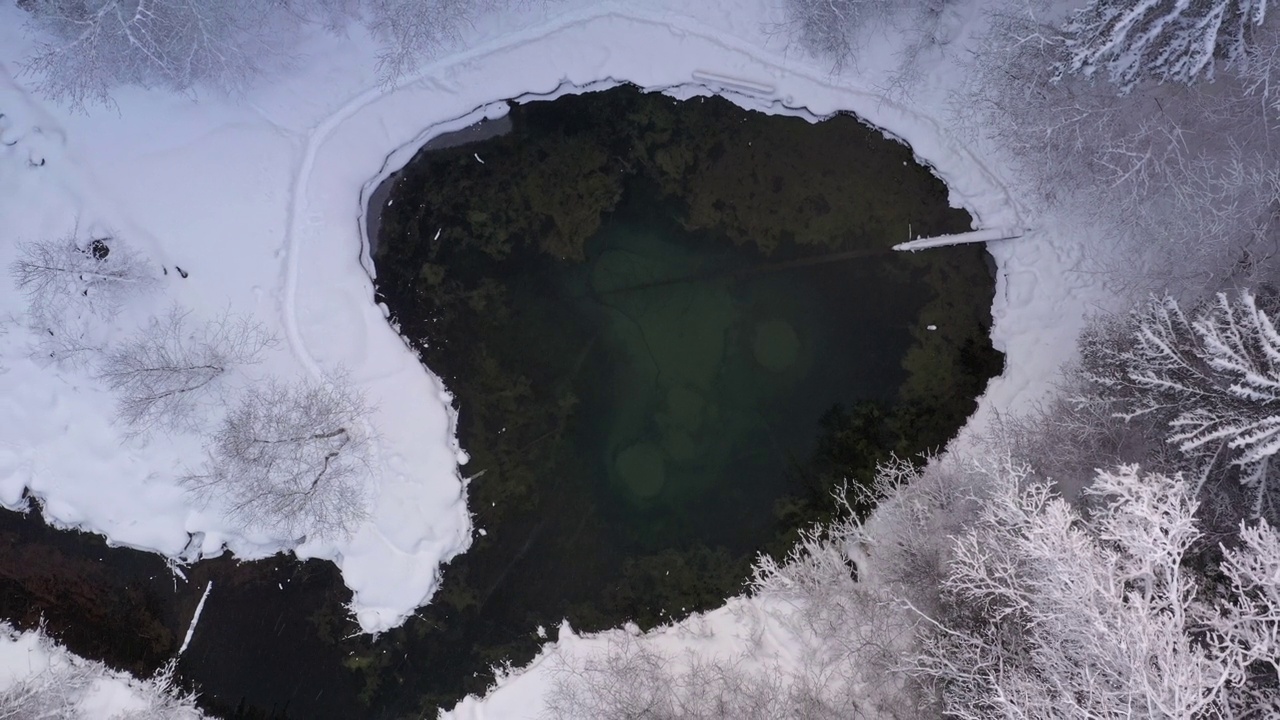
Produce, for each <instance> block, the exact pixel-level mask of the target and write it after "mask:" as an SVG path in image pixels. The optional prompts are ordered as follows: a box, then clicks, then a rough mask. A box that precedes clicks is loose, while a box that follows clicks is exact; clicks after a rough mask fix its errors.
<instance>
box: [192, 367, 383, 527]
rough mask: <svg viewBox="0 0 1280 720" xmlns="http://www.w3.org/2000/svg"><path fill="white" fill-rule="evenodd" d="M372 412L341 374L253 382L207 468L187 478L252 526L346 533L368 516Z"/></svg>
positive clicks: (213, 445)
mask: <svg viewBox="0 0 1280 720" xmlns="http://www.w3.org/2000/svg"><path fill="white" fill-rule="evenodd" d="M367 415H368V410H367V408H366V407H365V403H364V399H363V397H362V396H361V395H360V393H359V391H358V390H357V389H356V388H353V387H352V386H351V385H350V383H349V382H348V381H347V380H346V379H344V378H341V377H340V378H338V379H336V380H334V381H331V382H330V383H328V384H325V385H321V384H319V383H314V382H298V383H294V384H291V385H284V384H280V383H276V382H269V383H267V384H266V385H265V386H264V387H255V388H251V389H250V390H248V391H246V392H245V393H244V394H243V396H242V398H241V399H240V401H239V402H238V403H237V404H236V405H235V406H234V407H232V409H231V410H230V411H229V412H228V413H227V415H226V418H225V419H224V420H223V422H222V426H221V427H220V428H219V429H218V431H217V432H216V433H215V434H214V436H213V438H212V439H211V441H210V442H209V444H208V446H207V448H206V449H207V452H208V462H207V465H206V467H205V469H204V472H202V473H200V474H192V475H189V476H187V477H185V478H184V479H183V482H184V484H185V485H186V486H187V488H188V489H189V490H191V491H192V492H193V493H195V495H196V496H197V497H198V498H201V499H203V500H206V501H208V500H214V499H216V500H218V501H219V502H221V503H222V504H223V508H224V510H225V511H226V513H227V517H228V519H230V520H231V521H232V522H234V523H236V524H238V525H240V526H242V527H244V528H246V529H249V530H252V531H258V532H266V533H270V534H272V535H274V536H276V537H285V538H290V539H295V538H298V537H302V536H322V537H341V536H346V535H349V534H350V533H351V531H352V530H354V528H355V527H356V526H357V525H358V524H359V523H360V522H361V521H363V520H364V518H365V517H366V516H367V515H368V504H369V497H368V490H367V488H366V482H367V480H368V477H367V476H368V468H367V460H368V453H369V448H370V439H371V438H370V437H369V431H368V430H367V423H368V419H367Z"/></svg>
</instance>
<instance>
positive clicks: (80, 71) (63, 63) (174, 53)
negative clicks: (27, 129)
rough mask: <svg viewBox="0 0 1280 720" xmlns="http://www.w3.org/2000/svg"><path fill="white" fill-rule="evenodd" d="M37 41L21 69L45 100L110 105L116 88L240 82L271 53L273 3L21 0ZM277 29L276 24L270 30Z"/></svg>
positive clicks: (224, 85)
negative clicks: (36, 82) (28, 74)
mask: <svg viewBox="0 0 1280 720" xmlns="http://www.w3.org/2000/svg"><path fill="white" fill-rule="evenodd" d="M19 5H20V6H22V7H23V8H25V9H26V10H27V12H28V13H30V21H29V30H30V31H31V32H33V34H35V36H36V37H37V38H38V44H37V47H36V50H35V52H34V54H33V55H31V56H30V57H29V58H27V59H26V61H25V63H24V69H25V70H26V71H27V72H29V73H32V74H33V75H35V76H36V77H37V78H38V83H39V88H40V89H41V90H42V91H43V92H44V93H45V94H46V95H48V96H49V97H51V98H53V99H55V100H59V101H65V102H68V103H69V104H71V105H72V106H77V107H78V106H83V105H84V104H85V103H86V102H100V103H105V104H109V103H110V101H111V100H110V92H111V90H112V89H113V88H115V87H116V86H119V85H139V86H141V87H147V88H150V87H162V88H167V89H170V90H176V91H184V90H188V89H190V88H191V87H192V86H194V85H196V84H197V83H209V84H212V85H215V86H218V87H221V88H224V89H234V88H237V87H239V86H241V85H242V84H243V83H244V82H245V81H246V80H247V79H249V78H251V77H253V76H254V75H256V74H257V73H258V72H259V71H260V70H261V64H262V61H263V59H264V58H269V57H272V56H274V55H275V54H276V48H278V47H279V46H280V41H279V39H278V38H277V39H274V40H273V38H272V36H271V32H272V30H273V24H272V20H273V18H274V16H275V13H274V12H273V11H274V9H275V8H274V7H273V4H272V3H266V2H255V1H254V0H22V2H20V3H19ZM275 29H277V30H278V28H275Z"/></svg>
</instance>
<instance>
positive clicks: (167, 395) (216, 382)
mask: <svg viewBox="0 0 1280 720" xmlns="http://www.w3.org/2000/svg"><path fill="white" fill-rule="evenodd" d="M189 318H190V312H189V311H187V310H183V309H182V308H179V307H177V306H175V307H173V308H171V309H170V310H169V312H168V313H167V314H166V315H165V316H164V317H161V318H152V320H151V322H150V323H149V324H148V325H147V327H146V328H145V329H143V330H142V331H140V332H139V333H137V334H136V335H134V336H133V337H131V338H129V339H127V340H125V341H124V342H122V343H120V344H119V345H116V346H115V347H113V348H111V349H109V350H108V351H106V352H105V353H103V355H102V357H101V360H100V362H99V365H98V368H97V374H98V378H99V379H101V380H103V381H104V382H105V383H106V384H107V386H108V387H110V388H111V389H112V390H114V391H116V393H118V395H119V401H118V403H117V408H116V410H117V415H118V417H119V418H120V420H121V421H122V422H124V423H125V424H127V425H129V426H130V427H131V428H132V430H133V431H134V432H136V433H146V432H148V431H150V430H152V429H154V428H156V427H164V428H166V429H169V430H174V429H178V430H190V429H194V422H195V421H196V420H197V419H198V417H199V414H198V413H197V410H198V409H199V408H200V405H201V403H202V402H204V401H206V400H209V399H211V398H212V399H217V398H218V397H219V393H218V391H219V390H220V389H221V388H220V382H221V381H222V380H223V379H224V378H225V375H226V373H227V372H228V371H230V370H234V369H235V368H236V367H239V366H243V365H251V364H254V363H256V362H258V360H259V359H260V357H261V354H262V352H263V351H264V350H266V349H267V348H268V347H271V346H272V345H273V344H274V343H275V340H274V338H272V337H271V335H270V334H269V333H268V332H267V331H266V329H265V328H263V327H262V325H261V324H259V323H256V322H253V321H252V320H250V319H249V318H246V317H233V316H231V315H223V316H221V317H219V318H217V319H215V320H212V321H208V322H204V323H201V324H200V325H199V327H191V325H190V321H189Z"/></svg>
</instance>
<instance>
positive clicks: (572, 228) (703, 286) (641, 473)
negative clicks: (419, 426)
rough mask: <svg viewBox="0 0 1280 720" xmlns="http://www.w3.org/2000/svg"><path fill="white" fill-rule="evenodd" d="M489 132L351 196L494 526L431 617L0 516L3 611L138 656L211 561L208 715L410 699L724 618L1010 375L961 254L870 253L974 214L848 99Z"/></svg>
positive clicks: (378, 709) (373, 707) (566, 118)
mask: <svg viewBox="0 0 1280 720" xmlns="http://www.w3.org/2000/svg"><path fill="white" fill-rule="evenodd" d="M506 122H509V123H510V127H509V132H504V133H503V134H499V135H498V136H492V135H493V134H492V133H489V132H487V131H484V130H480V131H478V132H476V133H473V134H472V135H471V136H469V137H464V138H453V139H452V140H446V141H440V142H437V143H434V144H433V145H432V146H430V147H428V148H425V149H424V150H423V152H421V153H420V154H419V156H418V157H417V158H415V159H414V160H413V161H412V162H411V163H410V164H409V165H408V166H406V167H405V168H404V169H402V170H401V171H400V172H398V173H397V174H396V175H395V176H394V177H393V178H392V179H391V180H389V181H388V184H387V185H386V186H384V187H383V188H380V189H379V191H378V192H377V193H375V194H374V195H373V197H374V198H375V199H376V203H377V205H378V206H380V210H381V212H378V211H376V210H375V211H374V212H375V214H377V215H378V216H379V222H377V223H371V227H376V228H378V230H379V234H378V238H377V239H376V240H377V242H376V244H375V246H374V247H375V252H374V261H375V265H376V267H377V271H378V281H377V285H378V291H379V294H380V296H381V297H380V299H381V300H383V301H385V302H386V303H387V304H388V306H389V307H390V308H391V310H392V313H393V316H394V318H395V320H396V321H397V322H398V323H399V324H400V327H401V330H402V332H403V333H404V334H405V336H406V337H408V338H409V339H410V340H411V341H412V342H414V343H415V344H416V345H417V346H418V347H419V349H420V350H421V352H422V354H423V358H424V361H425V362H426V364H427V365H428V366H429V367H430V368H432V370H433V371H435V372H437V373H438V374H439V375H440V376H441V377H443V378H444V380H445V382H446V384H447V385H448V387H449V389H450V391H451V392H453V394H454V396H455V398H456V402H457V405H458V408H459V413H460V416H459V439H460V441H461V443H462V445H463V447H464V448H465V449H466V450H467V451H468V452H469V453H470V455H471V458H472V461H471V463H470V464H469V465H468V466H467V467H466V468H465V471H466V472H467V474H468V475H471V476H472V477H473V478H474V479H473V480H472V482H471V485H470V489H469V491H470V507H471V509H472V512H473V514H474V515H475V518H476V524H477V527H479V528H483V529H484V531H485V533H484V534H483V535H480V536H478V537H476V539H475V543H474V546H473V548H472V549H471V550H470V551H469V552H468V553H466V554H464V555H463V556H462V557H460V558H458V559H456V560H455V561H454V562H453V563H451V564H450V565H449V566H448V567H447V568H446V569H445V575H444V583H443V586H442V588H441V590H440V592H439V593H438V595H437V596H436V598H435V599H434V600H433V602H432V604H431V605H429V606H427V607H425V608H422V609H420V610H419V612H418V613H417V616H416V617H414V618H412V619H411V620H410V621H409V622H408V623H406V625H405V626H403V627H401V628H398V629H396V630H394V631H391V632H388V633H386V634H384V635H383V636H381V637H379V638H378V639H377V640H372V639H369V638H365V637H361V636H359V635H358V634H356V627H355V625H354V624H353V623H352V622H351V621H350V619H349V618H347V616H346V611H345V607H344V603H345V602H346V601H348V600H349V599H350V594H349V593H348V592H347V591H346V590H345V588H343V586H342V583H341V578H339V577H338V575H337V573H336V572H335V571H334V570H333V568H332V567H331V566H329V565H326V564H323V563H316V562H309V563H298V562H296V561H292V560H288V559H285V558H276V559H271V560H267V561H263V562H258V563H244V564H236V563H234V562H232V561H231V560H229V559H219V560H212V561H205V562H201V563H198V564H197V565H195V566H194V567H191V568H186V569H185V572H186V574H187V575H188V578H189V582H182V581H175V580H174V578H173V575H172V573H171V572H170V571H169V569H168V568H167V567H166V566H165V564H164V563H163V562H162V561H161V560H159V559H158V558H155V557H153V556H150V555H146V554H142V553H136V552H132V551H127V550H112V549H107V548H105V547H104V545H103V543H102V542H101V541H100V540H99V539H97V538H94V537H92V536H87V535H81V534H75V533H62V532H56V531H52V530H48V529H47V528H45V527H44V526H43V525H42V524H41V523H40V522H39V521H38V520H35V519H30V518H23V517H22V516H19V515H16V514H12V513H0V533H3V534H4V535H5V537H4V538H3V539H4V540H5V545H4V547H5V548H6V549H5V550H4V551H3V553H0V571H2V572H0V588H2V589H3V592H2V593H0V609H2V610H3V611H4V613H5V616H6V617H9V618H12V619H15V620H16V621H18V622H19V623H20V624H22V625H24V626H29V625H31V624H32V623H34V622H36V620H37V619H38V618H39V617H40V615H41V614H42V613H43V615H44V617H45V618H46V620H47V622H48V624H49V627H50V628H51V630H52V631H53V632H54V634H55V635H57V636H59V637H60V638H62V639H63V640H64V641H66V642H67V643H68V644H69V645H70V646H71V648H72V649H73V650H75V651H76V652H80V653H82V654H86V655H89V656H92V657H98V658H106V659H107V660H108V661H109V662H110V663H112V664H114V665H116V666H120V667H125V668H127V669H130V670H132V671H134V672H139V673H143V674H146V673H148V672H151V671H153V670H154V669H155V668H157V667H158V666H159V665H160V664H161V663H163V662H165V661H166V660H167V659H169V658H170V657H172V656H173V655H174V653H175V652H176V649H177V646H178V644H179V643H180V642H181V639H182V635H183V633H184V632H185V629H186V624H187V622H188V621H189V618H190V615H191V613H192V612H193V610H194V607H195V603H196V602H197V601H198V600H199V597H200V594H201V593H202V592H203V590H204V587H205V583H207V582H208V581H210V580H212V581H213V583H214V589H213V592H212V593H211V595H210V598H209V602H208V603H207V605H206V607H205V609H204V614H203V616H202V618H201V621H200V624H199V626H198V629H197V631H196V633H195V636H194V638H193V642H192V644H191V646H190V648H188V650H187V652H186V653H185V654H184V655H183V656H182V659H181V662H180V665H179V668H180V670H181V671H182V677H183V678H184V679H185V680H186V681H187V682H190V683H193V684H194V685H195V686H197V687H198V689H199V690H200V691H201V692H202V693H203V702H204V703H205V704H206V705H207V707H208V708H209V709H210V710H212V711H214V712H216V713H218V714H219V715H221V716H223V717H238V718H259V717H272V718H283V717H295V718H353V717H356V718H364V717H367V718H399V717H418V716H420V714H423V713H430V712H431V711H432V710H434V709H435V708H436V707H438V706H441V705H446V706H447V705H450V704H452V703H453V702H456V701H457V699H459V698H460V697H461V696H462V695H463V694H464V693H467V692H481V691H483V690H484V689H485V687H486V686H487V684H488V683H489V681H490V679H491V676H490V675H489V672H488V669H489V668H490V667H491V666H493V665H495V664H498V663H501V662H503V661H506V660H510V661H512V662H514V663H515V664H517V665H518V664H521V663H524V662H526V661H527V660H528V659H530V658H531V657H532V655H533V654H534V653H535V652H536V650H537V648H538V646H539V644H540V643H541V642H542V640H541V639H540V638H539V636H538V633H537V631H538V628H539V627H543V628H545V629H546V631H547V634H548V636H549V637H551V638H553V639H554V637H555V628H556V626H557V625H558V624H559V622H560V620H561V619H563V618H568V619H569V620H570V622H571V623H572V624H573V626H574V627H575V628H577V629H580V630H587V631H589V630H598V629H603V628H607V627H613V626H617V625H619V624H621V623H622V622H624V621H627V620H633V621H636V622H637V623H639V624H640V625H641V626H645V627H648V626H652V625H654V624H657V623H659V622H663V621H665V620H668V619H672V618H679V617H682V616H684V615H686V614H688V613H689V612H693V611H696V610H702V609H708V608H712V607H715V606H716V605H718V604H720V603H721V602H722V601H723V599H724V598H725V597H726V596H728V595H730V594H733V593H736V592H739V591H740V590H741V588H742V583H743V581H744V579H745V577H746V576H747V573H748V570H749V567H750V562H751V560H752V558H753V557H754V556H755V555H756V554H757V553H760V552H771V553H781V552H783V551H785V549H786V548H787V546H788V543H789V542H790V541H791V539H792V538H794V535H795V532H796V531H797V529H798V528H801V527H804V526H806V525H808V524H809V523H812V522H815V521H820V520H823V519H825V518H828V517H830V515H831V513H832V512H833V511H834V507H833V505H832V503H831V500H830V493H831V490H832V489H834V488H835V487H837V486H838V485H839V484H841V483H842V482H845V481H850V482H855V483H856V482H865V481H867V480H868V479H869V478H870V476H871V473H872V472H873V469H874V466H875V463H876V462H877V461H880V460H883V459H885V458H886V457H888V455H889V454H890V453H898V454H899V455H910V454H913V453H918V452H920V451H921V450H924V449H927V448H932V447H936V446H940V445H941V444H943V443H945V442H946V441H947V439H948V438H950V437H951V436H952V435H953V434H954V433H955V431H956V429H957V428H958V427H959V426H960V424H961V423H962V422H963V421H964V419H965V418H966V417H967V416H968V414H969V413H970V412H971V411H972V409H973V405H974V398H975V397H976V396H977V395H978V394H979V393H980V392H981V391H982V389H983V388H984V387H985V384H986V381H987V379H988V378H990V377H991V376H992V375H994V374H997V373H998V372H999V371H1000V369H1001V367H1002V360H1001V357H1000V356H999V355H998V354H997V353H995V352H994V351H992V350H991V348H990V344H989V341H988V338H987V329H988V326H989V321H990V318H989V315H988V308H989V307H990V304H991V293H992V288H993V281H992V279H991V277H990V276H989V273H988V265H987V259H986V257H985V254H984V252H983V251H982V249H981V248H978V247H972V246H970V247H961V248H946V249H941V250H936V251H929V252H928V253H923V254H918V255H904V254H895V253H892V252H891V251H890V250H889V249H888V248H889V247H890V246H891V245H892V244H893V243H895V242H900V241H901V240H903V239H906V238H907V237H908V228H910V232H911V233H912V234H915V235H930V234H940V233H946V232H957V231H962V230H966V229H968V228H969V226H970V219H969V217H968V215H967V214H965V213H964V212H962V211H957V210H954V209H952V208H950V207H948V206H947V203H946V189H945V187H943V186H942V184H941V183H940V182H939V181H938V180H937V179H936V178H934V177H933V176H932V175H930V174H929V172H928V171H927V170H925V169H923V168H920V167H919V166H917V165H915V164H914V162H913V160H912V156H911V152H910V150H909V149H908V148H905V147H904V146H902V145H900V144H897V143H895V142H892V141H888V140H886V139H884V138H883V137H882V136H881V135H880V134H879V133H877V132H875V131H873V130H871V129H869V128H867V127H865V126H863V125H862V124H860V123H859V122H858V121H857V120H856V119H855V118H852V117H849V116H838V117H835V118H832V119H829V120H827V121H824V122H822V123H819V124H809V123H807V122H805V121H803V120H799V119H795V118H785V117H771V116H766V115H762V114H758V113H753V112H748V111H744V110H741V109H739V108H737V107H735V106H733V105H731V104H729V103H727V102H725V101H723V100H719V99H708V100H705V101H703V100H695V101H690V102H684V103H678V102H675V101H673V100H671V99H670V98H666V97H664V96H661V95H645V94H643V93H640V92H638V91H636V90H634V89H629V88H619V89H615V90H610V91H606V92H602V93H594V94H588V95H581V96H570V97H565V98H561V99H558V100H555V101H553V102H533V103H528V104H524V105H518V106H516V107H514V108H513V110H512V112H511V114H510V116H509V118H508V119H506V120H504V123H506ZM502 130H504V131H506V130H508V128H507V127H505V126H504V127H503V128H502ZM475 138H480V139H475ZM458 143H462V144H458ZM477 155H478V156H479V157H481V158H483V160H484V162H483V163H481V162H479V161H477V159H476V156H477ZM931 325H932V326H936V329H935V330H929V329H927V328H928V326H931ZM868 509H869V508H865V507H860V508H857V510H858V511H859V512H865V511H866V510H868Z"/></svg>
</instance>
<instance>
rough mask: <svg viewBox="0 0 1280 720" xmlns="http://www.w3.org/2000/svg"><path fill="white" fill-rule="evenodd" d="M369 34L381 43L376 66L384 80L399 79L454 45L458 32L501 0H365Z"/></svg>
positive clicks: (500, 2) (502, 1)
mask: <svg viewBox="0 0 1280 720" xmlns="http://www.w3.org/2000/svg"><path fill="white" fill-rule="evenodd" d="M366 2H367V3H368V10H367V19H366V23H367V24H368V26H369V32H370V33H372V34H373V36H374V37H375V38H377V39H378V40H379V41H380V42H381V43H382V51H381V52H380V53H379V54H378V64H379V67H380V69H381V70H382V75H383V78H384V79H385V80H386V81H393V80H396V79H398V78H400V77H403V76H404V75H405V74H407V73H408V72H409V71H410V70H412V69H413V68H415V67H417V65H418V64H419V63H420V62H422V60H423V58H425V57H429V56H430V55H431V54H432V53H435V52H437V51H439V50H440V49H442V48H443V47H445V46H447V45H448V44H449V43H453V42H456V41H457V40H458V38H459V35H458V33H459V32H460V31H461V30H462V28H464V27H465V26H467V25H469V24H470V23H471V21H472V20H473V19H474V18H475V17H476V16H477V15H478V14H479V13H481V12H484V11H487V10H491V9H493V8H495V7H498V6H500V5H505V4H506V3H505V1H504V0H366Z"/></svg>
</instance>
